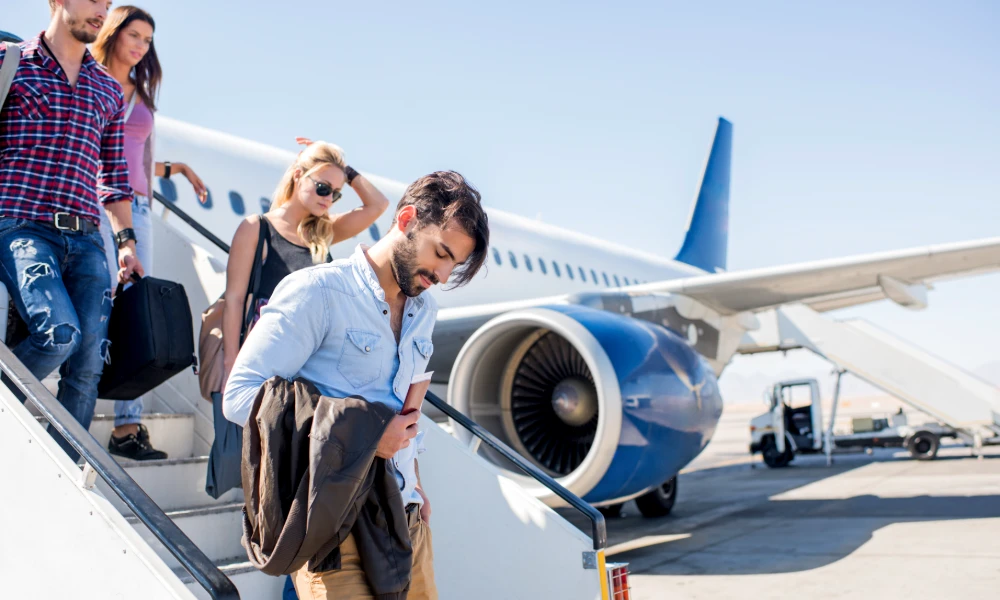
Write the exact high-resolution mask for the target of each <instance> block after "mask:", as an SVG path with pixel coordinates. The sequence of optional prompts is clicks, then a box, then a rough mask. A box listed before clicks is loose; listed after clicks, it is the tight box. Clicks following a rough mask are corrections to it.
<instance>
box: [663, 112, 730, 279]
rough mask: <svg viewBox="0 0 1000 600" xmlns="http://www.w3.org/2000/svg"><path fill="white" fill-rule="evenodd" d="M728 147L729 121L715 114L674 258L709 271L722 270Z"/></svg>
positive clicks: (726, 224)
mask: <svg viewBox="0 0 1000 600" xmlns="http://www.w3.org/2000/svg"><path fill="white" fill-rule="evenodd" d="M732 150H733V124H732V123H730V122H729V121H727V120H725V119H723V118H722V117H719V124H718V126H717V127H716V129H715V140H714V141H713V142H712V150H711V151H710V152H709V154H708V162H707V163H705V171H704V173H702V176H701V185H700V186H699V188H698V195H697V197H695V200H694V205H693V206H692V207H691V217H690V219H689V220H688V227H687V234H686V235H685V236H684V244H683V245H682V246H681V249H680V252H678V253H677V257H676V258H675V260H677V261H680V262H683V263H687V264H689V265H692V266H695V267H698V268H699V269H704V270H706V271H708V272H709V273H715V272H718V271H725V270H726V251H727V246H728V242H729V169H730V163H731V160H732Z"/></svg>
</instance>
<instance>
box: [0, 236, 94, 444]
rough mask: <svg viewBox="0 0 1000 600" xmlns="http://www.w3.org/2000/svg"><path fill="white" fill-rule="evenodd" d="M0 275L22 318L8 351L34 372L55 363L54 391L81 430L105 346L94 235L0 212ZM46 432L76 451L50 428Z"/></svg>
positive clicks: (91, 403)
mask: <svg viewBox="0 0 1000 600" xmlns="http://www.w3.org/2000/svg"><path fill="white" fill-rule="evenodd" d="M0 280H2V281H3V283H4V285H6V286H7V290H8V292H10V295H11V298H13V300H14V305H15V306H16V307H17V311H18V312H19V313H20V314H21V317H22V318H23V319H24V321H25V322H26V323H27V324H28V332H29V336H28V338H27V339H25V340H24V341H22V342H21V343H19V344H18V345H17V346H16V347H14V348H13V351H14V355H15V356H17V358H18V359H20V360H21V362H22V363H24V366H26V367H27V368H28V370H30V371H31V373H32V374H33V375H34V376H35V377H37V378H38V379H43V378H45V377H46V376H47V375H48V374H49V373H51V372H52V371H54V370H55V369H57V368H58V369H59V375H60V379H59V392H58V394H57V396H56V397H57V398H58V399H59V402H60V403H62V405H63V406H64V407H66V410H68V411H69V412H70V414H72V415H73V416H74V417H75V418H76V420H77V421H79V422H80V424H81V425H83V428H84V429H88V428H89V427H90V421H91V419H92V418H93V416H94V406H95V405H96V403H97V383H98V381H100V379H101V372H102V371H103V370H104V362H105V360H106V359H107V357H108V347H109V345H110V342H109V341H108V339H107V336H108V318H109V317H110V316H111V289H110V288H109V285H108V284H109V282H108V261H107V258H105V255H104V243H103V241H102V239H101V236H100V234H99V233H96V232H95V233H91V234H81V233H73V232H61V231H58V230H56V229H55V228H54V227H50V226H48V225H45V224H43V223H40V222H37V221H30V220H28V219H11V218H0ZM49 432H50V433H52V437H53V438H54V439H55V440H56V443H58V444H59V445H60V446H61V447H62V448H63V449H64V450H66V453H67V454H69V455H70V458H72V459H73V460H76V459H77V458H78V455H77V453H76V451H74V450H73V449H72V448H71V447H70V445H69V443H68V442H66V440H64V439H63V438H62V436H61V435H59V434H58V433H56V432H55V428H49Z"/></svg>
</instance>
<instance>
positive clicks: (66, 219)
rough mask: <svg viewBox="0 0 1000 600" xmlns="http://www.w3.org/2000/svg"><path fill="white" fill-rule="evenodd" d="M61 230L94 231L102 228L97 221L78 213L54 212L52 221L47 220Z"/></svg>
mask: <svg viewBox="0 0 1000 600" xmlns="http://www.w3.org/2000/svg"><path fill="white" fill-rule="evenodd" d="M46 223H47V224H49V225H52V226H53V227H55V228H56V229H58V230H59V231H72V232H75V233H94V232H95V231H98V230H99V229H100V228H99V227H98V226H97V224H96V223H94V222H93V221H90V220H88V219H82V218H80V217H78V216H77V215H71V214H69V213H66V212H57V213H52V221H51V222H50V221H46Z"/></svg>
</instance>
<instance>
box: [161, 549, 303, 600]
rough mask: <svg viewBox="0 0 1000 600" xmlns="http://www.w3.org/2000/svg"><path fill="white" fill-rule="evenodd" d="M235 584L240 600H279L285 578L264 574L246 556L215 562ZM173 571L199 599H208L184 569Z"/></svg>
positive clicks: (206, 594) (201, 588)
mask: <svg viewBox="0 0 1000 600" xmlns="http://www.w3.org/2000/svg"><path fill="white" fill-rule="evenodd" d="M216 564H217V565H218V567H219V570H220V571H222V572H223V573H225V575H226V576H227V577H229V579H231V580H232V582H233V583H234V584H235V585H236V588H237V589H238V590H239V592H240V599H241V600H279V599H280V598H281V591H282V589H283V588H284V586H285V578H284V577H283V576H282V577H272V576H270V575H265V574H264V573H261V572H260V571H258V570H257V569H255V568H254V567H253V566H252V565H251V564H250V563H249V562H247V561H246V556H243V557H241V558H239V559H234V560H232V561H228V562H221V563H218V562H217V563H216ZM174 573H175V574H176V575H177V577H178V578H180V580H181V581H182V582H183V583H184V584H185V585H186V586H187V587H188V589H189V590H191V592H192V593H193V594H194V595H195V597H196V598H199V599H206V600H207V599H208V598H209V595H208V592H206V591H205V588H203V587H201V586H200V585H198V582H196V581H195V580H194V578H193V577H191V574H190V573H188V572H187V571H185V570H184V569H181V568H177V569H174Z"/></svg>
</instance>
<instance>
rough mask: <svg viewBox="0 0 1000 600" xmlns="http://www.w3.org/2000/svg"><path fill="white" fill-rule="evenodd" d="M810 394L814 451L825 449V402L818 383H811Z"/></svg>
mask: <svg viewBox="0 0 1000 600" xmlns="http://www.w3.org/2000/svg"><path fill="white" fill-rule="evenodd" d="M809 394H810V396H812V405H811V406H810V410H809V412H810V416H811V417H812V437H813V440H812V447H813V450H822V448H823V431H824V429H823V402H822V400H821V399H820V396H819V384H818V383H816V381H815V380H814V381H810V382H809Z"/></svg>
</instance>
